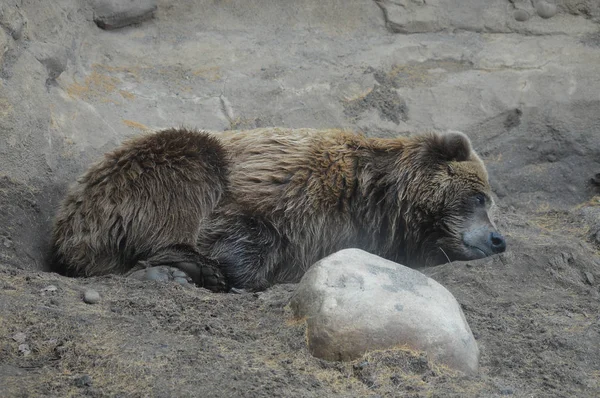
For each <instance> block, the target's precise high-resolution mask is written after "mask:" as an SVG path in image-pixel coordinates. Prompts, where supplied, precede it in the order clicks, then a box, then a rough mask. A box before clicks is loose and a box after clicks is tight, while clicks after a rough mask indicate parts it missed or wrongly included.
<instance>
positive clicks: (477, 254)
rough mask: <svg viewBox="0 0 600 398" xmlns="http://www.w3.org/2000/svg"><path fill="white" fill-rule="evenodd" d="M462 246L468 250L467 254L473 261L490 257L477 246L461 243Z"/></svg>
mask: <svg viewBox="0 0 600 398" xmlns="http://www.w3.org/2000/svg"><path fill="white" fill-rule="evenodd" d="M463 244H464V245H465V247H466V248H467V249H468V250H469V253H470V254H471V255H472V256H473V257H474V258H472V259H473V260H475V259H478V258H484V257H487V256H489V255H491V253H487V252H486V251H485V250H483V249H480V248H479V247H477V246H471V245H468V244H466V243H464V242H463Z"/></svg>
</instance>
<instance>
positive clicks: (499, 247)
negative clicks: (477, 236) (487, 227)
mask: <svg viewBox="0 0 600 398" xmlns="http://www.w3.org/2000/svg"><path fill="white" fill-rule="evenodd" d="M488 244H489V246H490V249H492V252H494V253H502V252H504V251H505V250H506V240H505V239H504V236H502V235H501V234H500V233H498V232H496V231H493V232H490V236H489V238H488Z"/></svg>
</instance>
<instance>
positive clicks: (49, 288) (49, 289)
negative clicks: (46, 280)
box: [41, 285, 58, 295]
mask: <svg viewBox="0 0 600 398" xmlns="http://www.w3.org/2000/svg"><path fill="white" fill-rule="evenodd" d="M57 290H58V288H57V287H56V286H54V285H48V286H46V287H45V288H43V289H42V290H41V291H42V295H43V294H45V293H54V292H56V291H57Z"/></svg>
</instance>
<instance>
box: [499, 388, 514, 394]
mask: <svg viewBox="0 0 600 398" xmlns="http://www.w3.org/2000/svg"><path fill="white" fill-rule="evenodd" d="M514 393H515V392H514V391H513V389H512V388H503V389H501V390H500V395H513V394H514Z"/></svg>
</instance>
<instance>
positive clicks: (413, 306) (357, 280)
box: [290, 249, 479, 373]
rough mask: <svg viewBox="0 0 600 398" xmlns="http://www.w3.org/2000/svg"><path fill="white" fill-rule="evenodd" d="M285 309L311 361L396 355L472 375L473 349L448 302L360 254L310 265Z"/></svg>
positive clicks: (411, 276)
mask: <svg viewBox="0 0 600 398" xmlns="http://www.w3.org/2000/svg"><path fill="white" fill-rule="evenodd" d="M290 305H291V307H292V309H293V311H294V314H295V316H296V317H298V318H304V319H306V324H307V341H308V347H309V350H310V352H311V353H312V354H313V355H315V356H316V357H319V358H323V359H327V360H352V359H356V358H359V357H360V356H362V355H363V354H365V353H366V352H368V351H372V350H378V349H393V348H395V347H403V348H408V349H411V350H419V351H425V352H426V353H427V355H428V356H429V357H430V358H432V359H433V360H434V361H439V362H442V363H444V364H446V365H448V366H450V367H452V368H454V369H458V370H461V371H463V372H466V373H473V372H476V371H477V367H478V360H479V349H478V347H477V343H476V342H475V339H474V337H473V334H472V333H471V329H470V328H469V325H468V324H467V321H466V320H465V317H464V315H463V313H462V310H461V309H460V306H459V304H458V302H457V301H456V299H455V298H454V296H452V294H451V293H450V292H449V291H448V290H446V288H444V287H443V286H442V285H440V284H439V283H437V282H435V281H434V280H433V279H430V278H428V277H427V276H425V275H423V274H422V273H420V272H418V271H415V270H413V269H410V268H408V267H405V266H402V265H399V264H396V263H394V262H391V261H388V260H385V259H382V258H381V257H378V256H375V255H372V254H369V253H367V252H365V251H362V250H359V249H346V250H342V251H339V252H337V253H335V254H332V255H331V256H329V257H326V258H324V259H323V260H321V261H319V262H318V263H316V264H315V265H313V266H312V267H311V268H310V269H309V271H308V272H307V273H306V274H305V276H304V277H303V278H302V280H301V282H300V284H299V286H298V289H297V290H296V292H295V293H294V296H293V297H292V300H291V304H290Z"/></svg>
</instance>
